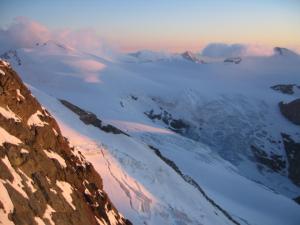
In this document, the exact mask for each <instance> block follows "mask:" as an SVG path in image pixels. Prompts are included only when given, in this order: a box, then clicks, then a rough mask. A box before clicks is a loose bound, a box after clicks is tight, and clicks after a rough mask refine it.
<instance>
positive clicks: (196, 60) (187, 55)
mask: <svg viewBox="0 0 300 225" xmlns="http://www.w3.org/2000/svg"><path fill="white" fill-rule="evenodd" d="M181 56H182V58H184V59H186V60H188V61H191V62H194V63H199V64H203V63H205V62H204V61H203V60H201V59H199V57H198V56H197V55H196V54H194V53H192V52H190V51H186V52H184V53H182V54H181Z"/></svg>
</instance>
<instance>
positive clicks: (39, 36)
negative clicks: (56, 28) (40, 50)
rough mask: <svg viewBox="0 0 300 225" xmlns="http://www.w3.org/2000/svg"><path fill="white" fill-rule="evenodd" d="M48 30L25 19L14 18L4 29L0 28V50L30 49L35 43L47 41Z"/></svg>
mask: <svg viewBox="0 0 300 225" xmlns="http://www.w3.org/2000/svg"><path fill="white" fill-rule="evenodd" d="M50 36H51V34H50V32H49V30H48V29H47V28H46V27H45V26H43V25H41V24H39V23H37V22H35V21H32V20H29V19H28V18H26V17H16V18H15V19H14V20H13V22H12V23H11V24H10V25H9V27H7V28H6V29H5V28H4V29H3V28H0V46H1V47H0V50H1V51H7V50H9V49H12V48H21V47H25V48H26V47H31V46H33V45H34V44H35V43H36V42H42V41H47V40H48V39H49V38H50Z"/></svg>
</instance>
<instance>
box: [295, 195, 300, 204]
mask: <svg viewBox="0 0 300 225" xmlns="http://www.w3.org/2000/svg"><path fill="white" fill-rule="evenodd" d="M294 201H295V202H297V203H298V204H299V205H300V196H298V197H297V198H294Z"/></svg>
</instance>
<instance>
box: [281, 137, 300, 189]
mask: <svg viewBox="0 0 300 225" xmlns="http://www.w3.org/2000/svg"><path fill="white" fill-rule="evenodd" d="M281 136H282V139H283V144H284V148H285V151H286V155H287V159H288V162H289V168H288V171H289V178H290V179H291V180H292V181H293V182H294V183H295V184H296V185H298V186H300V143H296V142H295V141H294V140H293V139H292V138H291V137H290V136H289V135H288V134H284V133H282V134H281Z"/></svg>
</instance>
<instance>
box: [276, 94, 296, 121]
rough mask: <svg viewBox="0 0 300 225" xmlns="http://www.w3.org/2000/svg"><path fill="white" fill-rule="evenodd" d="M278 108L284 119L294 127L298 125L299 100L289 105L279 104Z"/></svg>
mask: <svg viewBox="0 0 300 225" xmlns="http://www.w3.org/2000/svg"><path fill="white" fill-rule="evenodd" d="M279 108H280V111H281V113H282V115H283V116H284V117H286V118H287V119H288V120H290V121H291V122H292V123H294V124H296V125H300V98H299V99H296V100H294V101H292V102H290V103H287V104H284V103H283V102H280V103H279Z"/></svg>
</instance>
